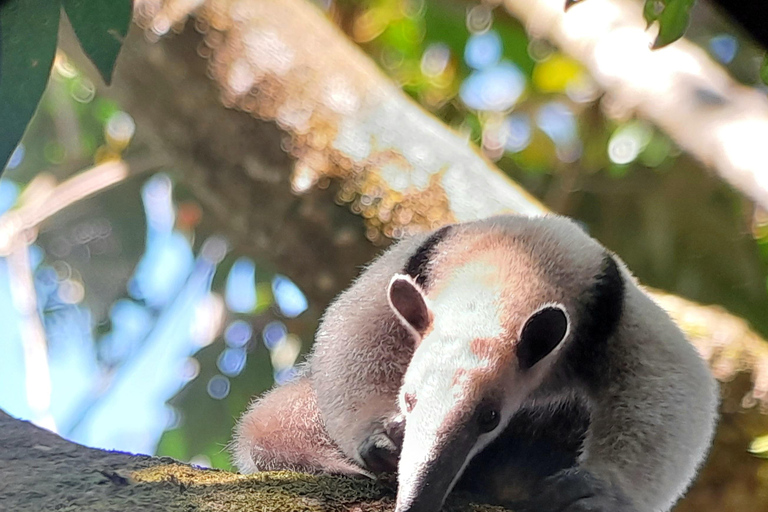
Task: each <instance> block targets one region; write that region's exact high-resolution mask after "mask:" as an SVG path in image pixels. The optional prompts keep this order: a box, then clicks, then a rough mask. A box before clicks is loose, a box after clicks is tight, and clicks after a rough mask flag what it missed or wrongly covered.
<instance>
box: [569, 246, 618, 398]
mask: <svg viewBox="0 0 768 512" xmlns="http://www.w3.org/2000/svg"><path fill="white" fill-rule="evenodd" d="M623 309H624V279H623V278H622V276H621V271H620V270H619V267H618V265H617V264H616V260H614V259H613V257H612V256H611V255H608V254H607V255H606V256H605V259H604V260H603V270H602V272H601V273H600V275H599V276H598V277H597V280H596V281H595V284H594V285H593V286H592V289H591V290H590V292H589V300H587V302H586V304H585V306H584V308H583V309H582V311H580V312H579V313H580V314H579V323H578V325H577V326H576V328H577V331H576V332H575V335H574V338H573V341H572V342H571V343H570V346H569V347H568V353H567V354H565V357H564V358H563V360H564V362H565V364H566V365H567V366H568V370H569V371H570V372H571V373H572V375H574V376H575V377H576V378H577V379H578V380H579V381H581V382H582V384H584V385H585V386H586V387H587V389H588V390H591V391H594V390H596V389H599V388H601V387H603V386H604V385H605V383H606V382H608V381H609V380H610V379H611V373H612V368H611V362H610V357H609V351H610V350H609V349H610V346H609V343H608V340H609V338H610V337H611V335H612V334H613V333H614V332H615V330H616V327H617V326H618V324H619V320H620V319H621V315H622V312H623Z"/></svg>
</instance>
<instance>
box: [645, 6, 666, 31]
mask: <svg viewBox="0 0 768 512" xmlns="http://www.w3.org/2000/svg"><path fill="white" fill-rule="evenodd" d="M663 8H664V4H662V3H661V1H660V0H645V5H644V6H643V18H645V21H646V23H648V27H650V26H651V25H653V22H654V21H656V20H658V19H659V13H660V12H661V11H662V10H663ZM646 28H647V27H646Z"/></svg>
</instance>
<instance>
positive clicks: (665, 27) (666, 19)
mask: <svg viewBox="0 0 768 512" xmlns="http://www.w3.org/2000/svg"><path fill="white" fill-rule="evenodd" d="M695 1H696V0H664V2H663V4H664V8H663V9H662V11H661V12H660V13H659V14H658V17H657V21H658V22H659V35H658V36H656V41H654V43H653V48H654V49H657V48H661V47H663V46H667V45H668V44H670V43H673V42H675V41H677V40H678V39H680V38H681V37H683V34H685V30H686V29H687V28H688V23H689V22H690V16H691V8H692V7H693V4H694V3H695ZM648 3H653V4H658V0H646V4H648ZM647 12H648V9H644V11H643V14H644V15H645V14H646V13H647ZM647 20H648V18H647V17H646V21H647Z"/></svg>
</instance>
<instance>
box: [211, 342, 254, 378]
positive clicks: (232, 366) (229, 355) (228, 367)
mask: <svg viewBox="0 0 768 512" xmlns="http://www.w3.org/2000/svg"><path fill="white" fill-rule="evenodd" d="M246 357H247V356H246V353H245V350H244V349H242V348H227V349H224V351H223V352H222V353H221V354H219V358H218V360H217V361H216V366H218V368H219V370H220V371H221V373H223V374H224V375H226V376H228V377H234V376H236V375H239V374H240V372H242V371H243V368H245V360H246Z"/></svg>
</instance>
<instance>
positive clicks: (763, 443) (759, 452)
mask: <svg viewBox="0 0 768 512" xmlns="http://www.w3.org/2000/svg"><path fill="white" fill-rule="evenodd" d="M749 453H751V454H752V455H756V456H757V457H761V458H764V459H768V435H765V436H760V437H757V438H755V439H753V440H752V442H751V443H750V445H749Z"/></svg>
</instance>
